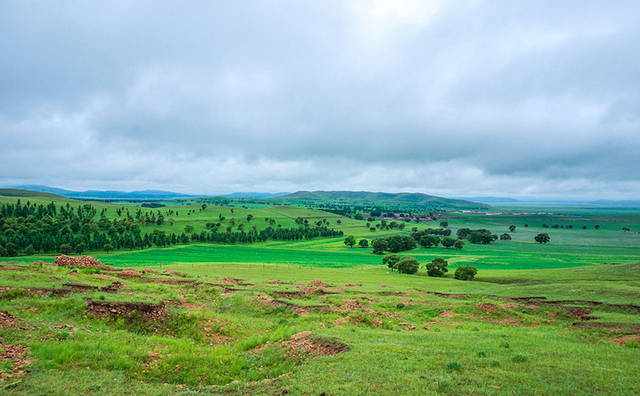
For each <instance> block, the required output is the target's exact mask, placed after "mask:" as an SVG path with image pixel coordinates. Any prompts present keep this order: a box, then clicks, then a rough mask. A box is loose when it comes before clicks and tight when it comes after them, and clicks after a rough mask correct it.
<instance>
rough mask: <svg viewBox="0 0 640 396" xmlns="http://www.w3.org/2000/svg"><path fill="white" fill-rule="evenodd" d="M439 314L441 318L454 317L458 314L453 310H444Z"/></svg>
mask: <svg viewBox="0 0 640 396" xmlns="http://www.w3.org/2000/svg"><path fill="white" fill-rule="evenodd" d="M438 316H439V317H441V318H453V317H454V316H456V314H454V313H453V312H451V311H444V312H440V314H439V315H438Z"/></svg>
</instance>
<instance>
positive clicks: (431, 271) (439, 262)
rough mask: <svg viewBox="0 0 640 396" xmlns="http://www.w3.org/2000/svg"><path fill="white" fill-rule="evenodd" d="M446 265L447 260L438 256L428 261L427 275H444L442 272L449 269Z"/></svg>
mask: <svg viewBox="0 0 640 396" xmlns="http://www.w3.org/2000/svg"><path fill="white" fill-rule="evenodd" d="M447 265H448V263H447V260H445V259H443V258H439V257H438V258H435V259H433V260H432V261H431V262H430V263H427V266H426V267H427V275H429V276H444V274H445V273H446V272H448V271H449V269H448V268H447Z"/></svg>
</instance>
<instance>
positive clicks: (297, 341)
mask: <svg viewBox="0 0 640 396" xmlns="http://www.w3.org/2000/svg"><path fill="white" fill-rule="evenodd" d="M284 346H285V347H286V348H288V349H289V351H290V353H291V354H292V355H295V356H300V355H314V356H327V355H336V354H338V353H342V352H346V351H348V350H349V346H348V345H347V344H345V343H344V342H342V341H340V340H337V339H333V338H326V337H319V336H314V335H313V334H311V332H310V331H303V332H301V333H297V334H294V335H293V336H292V337H291V339H289V341H285V342H284Z"/></svg>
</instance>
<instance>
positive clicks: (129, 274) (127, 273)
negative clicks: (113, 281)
mask: <svg viewBox="0 0 640 396" xmlns="http://www.w3.org/2000/svg"><path fill="white" fill-rule="evenodd" d="M117 276H119V277H121V278H140V277H141V276H142V273H141V272H140V271H136V270H134V269H124V270H122V271H120V272H118V274H117Z"/></svg>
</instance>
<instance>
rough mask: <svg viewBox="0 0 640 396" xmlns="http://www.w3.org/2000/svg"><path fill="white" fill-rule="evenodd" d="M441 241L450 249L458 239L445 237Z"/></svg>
mask: <svg viewBox="0 0 640 396" xmlns="http://www.w3.org/2000/svg"><path fill="white" fill-rule="evenodd" d="M441 243H442V246H443V247H446V248H447V249H448V248H452V247H453V245H455V244H456V240H455V239H453V238H451V237H444V238H442V241H441Z"/></svg>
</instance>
